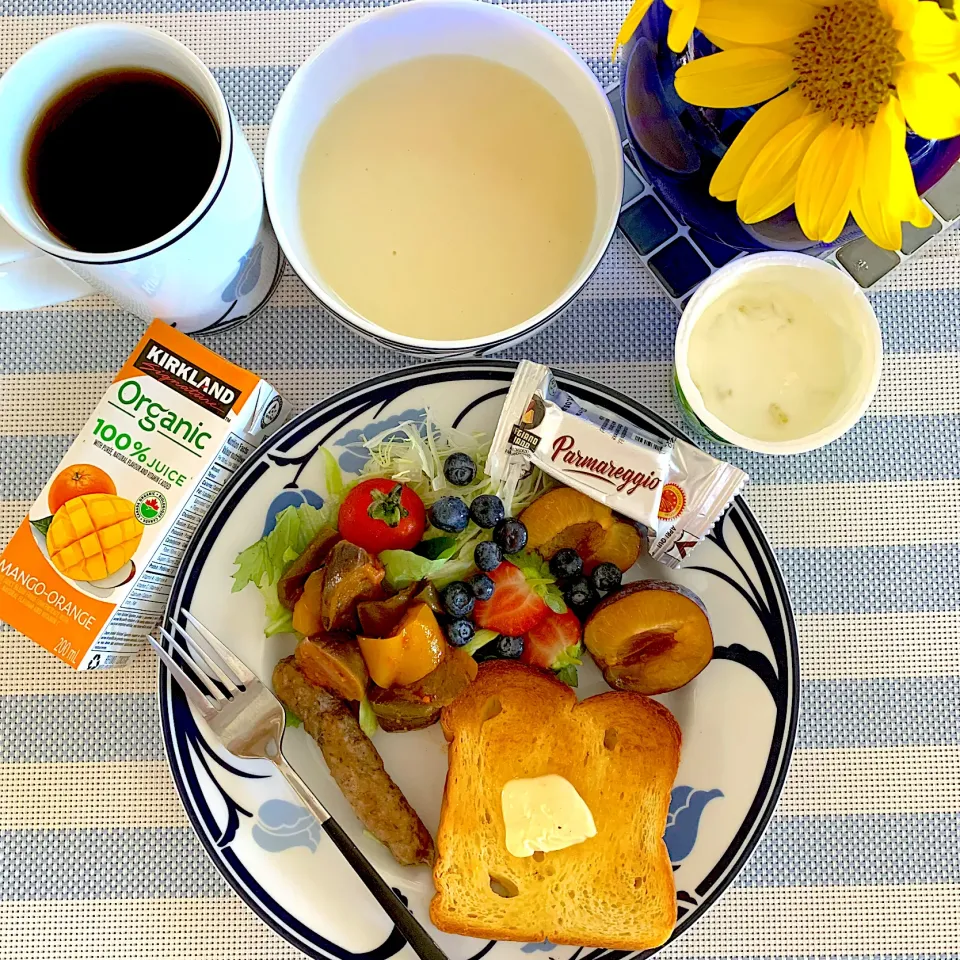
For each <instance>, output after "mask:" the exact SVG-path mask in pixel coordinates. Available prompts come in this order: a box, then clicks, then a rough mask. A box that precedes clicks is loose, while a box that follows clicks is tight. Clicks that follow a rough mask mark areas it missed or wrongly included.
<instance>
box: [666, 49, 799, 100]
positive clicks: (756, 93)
mask: <svg viewBox="0 0 960 960" xmlns="http://www.w3.org/2000/svg"><path fill="white" fill-rule="evenodd" d="M795 79H796V74H795V73H794V72H793V61H792V59H791V58H790V56H789V55H788V54H786V53H780V52H778V51H777V50H767V49H766V48H764V47H737V48H735V49H733V50H723V51H722V52H720V53H714V54H712V55H711V56H709V57H702V58H700V59H698V60H694V61H692V62H691V63H685V64H684V65H683V66H682V67H681V68H680V69H679V70H678V71H677V76H676V88H677V93H678V94H680V96H681V97H682V98H683V99H684V100H686V101H687V103H693V104H696V105H697V106H699V107H724V108H725V107H749V106H751V105H753V104H755V103H763V101H764V100H769V99H770V98H771V97H775V96H776V95H777V94H778V93H780V92H782V91H783V90H786V89H787V87H789V86H790V84H791V83H793V81H794V80H795Z"/></svg>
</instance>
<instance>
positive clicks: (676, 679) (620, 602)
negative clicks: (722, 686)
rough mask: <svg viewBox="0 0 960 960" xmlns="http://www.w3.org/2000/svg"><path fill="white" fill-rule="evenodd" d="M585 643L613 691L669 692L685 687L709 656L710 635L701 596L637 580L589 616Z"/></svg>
mask: <svg viewBox="0 0 960 960" xmlns="http://www.w3.org/2000/svg"><path fill="white" fill-rule="evenodd" d="M583 640H584V643H585V644H586V647H587V649H588V650H589V651H590V653H591V654H592V655H593V658H594V660H596V661H597V665H598V666H599V667H600V669H601V670H602V671H603V677H604V679H605V680H606V681H607V683H609V684H610V686H611V687H614V688H616V689H617V690H634V691H636V692H637V693H645V694H654V693H667V692H668V691H670V690H676V689H677V688H678V687H682V686H683V685H684V684H687V683H689V682H690V681H691V680H692V679H693V678H694V677H695V676H697V674H698V673H700V672H701V671H702V670H703V669H704V668H705V667H706V665H707V664H708V663H709V662H710V658H711V657H712V656H713V631H712V630H711V629H710V620H709V619H708V617H707V611H706V608H705V607H704V605H703V602H702V601H701V600H700V598H699V597H698V596H697V595H696V594H694V593H692V592H691V591H689V590H687V589H686V588H685V587H681V586H679V585H678V584H675V583H667V582H665V581H663V580H641V581H639V582H637V583H629V584H627V585H626V586H625V587H623V588H622V589H621V590H620V591H619V592H617V593H615V594H613V595H611V596H609V597H607V598H606V599H605V600H604V601H602V602H601V603H600V604H599V605H598V606H597V608H596V609H595V610H594V611H593V613H591V614H590V617H589V618H588V620H587V623H586V627H585V628H584V633H583Z"/></svg>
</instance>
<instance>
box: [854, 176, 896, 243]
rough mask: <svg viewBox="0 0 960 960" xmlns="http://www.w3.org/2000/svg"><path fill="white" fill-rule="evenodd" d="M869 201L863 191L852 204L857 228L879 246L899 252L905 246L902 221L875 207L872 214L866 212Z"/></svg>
mask: <svg viewBox="0 0 960 960" xmlns="http://www.w3.org/2000/svg"><path fill="white" fill-rule="evenodd" d="M867 204H868V200H867V197H866V196H865V194H864V192H863V191H862V190H861V191H860V193H858V194H857V195H856V196H855V197H854V198H853V200H852V202H851V204H850V213H851V214H852V215H853V219H854V220H856V221H857V226H858V227H859V228H860V229H861V230H862V231H863V232H864V233H865V234H866V235H867V236H868V237H869V238H870V239H871V240H872V241H873V242H874V243H875V244H876V245H877V246H878V247H883V249H884V250H899V249H900V247H902V246H903V226H902V224H901V223H900V221H899V220H898V219H897V218H896V217H893V216H890V214H889V213H888V212H887V211H885V210H884V209H883V207H878V206H876V205H874V206H873V207H872V208H871V209H872V212H870V213H868V212H866V211H867V209H868V207H867Z"/></svg>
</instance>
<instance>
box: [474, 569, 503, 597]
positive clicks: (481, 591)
mask: <svg viewBox="0 0 960 960" xmlns="http://www.w3.org/2000/svg"><path fill="white" fill-rule="evenodd" d="M496 588H497V585H496V584H495V583H494V582H493V580H491V579H490V577H488V576H487V575H486V574H485V573H478V574H477V575H476V576H475V577H471V578H470V589H471V590H472V591H473V595H474V596H475V597H476V598H477V599H478V600H489V599H490V598H491V597H492V596H493V591H494V590H496Z"/></svg>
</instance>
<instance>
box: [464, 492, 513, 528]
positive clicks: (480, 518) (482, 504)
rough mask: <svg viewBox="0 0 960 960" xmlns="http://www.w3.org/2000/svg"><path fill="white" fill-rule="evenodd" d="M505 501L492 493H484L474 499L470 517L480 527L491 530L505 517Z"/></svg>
mask: <svg viewBox="0 0 960 960" xmlns="http://www.w3.org/2000/svg"><path fill="white" fill-rule="evenodd" d="M505 515H506V514H505V512H504V509H503V501H502V500H501V499H500V498H499V497H495V496H494V495H493V494H492V493H482V494H480V496H479V497H474V498H473V503H471V504H470V516H471V518H472V519H473V522H474V523H475V524H476V525H477V526H478V527H483V528H484V529H485V530H491V529H493V527H495V526H496V525H497V524H498V523H499V522H500V521H501V520H502V519H503V518H504V516H505Z"/></svg>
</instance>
